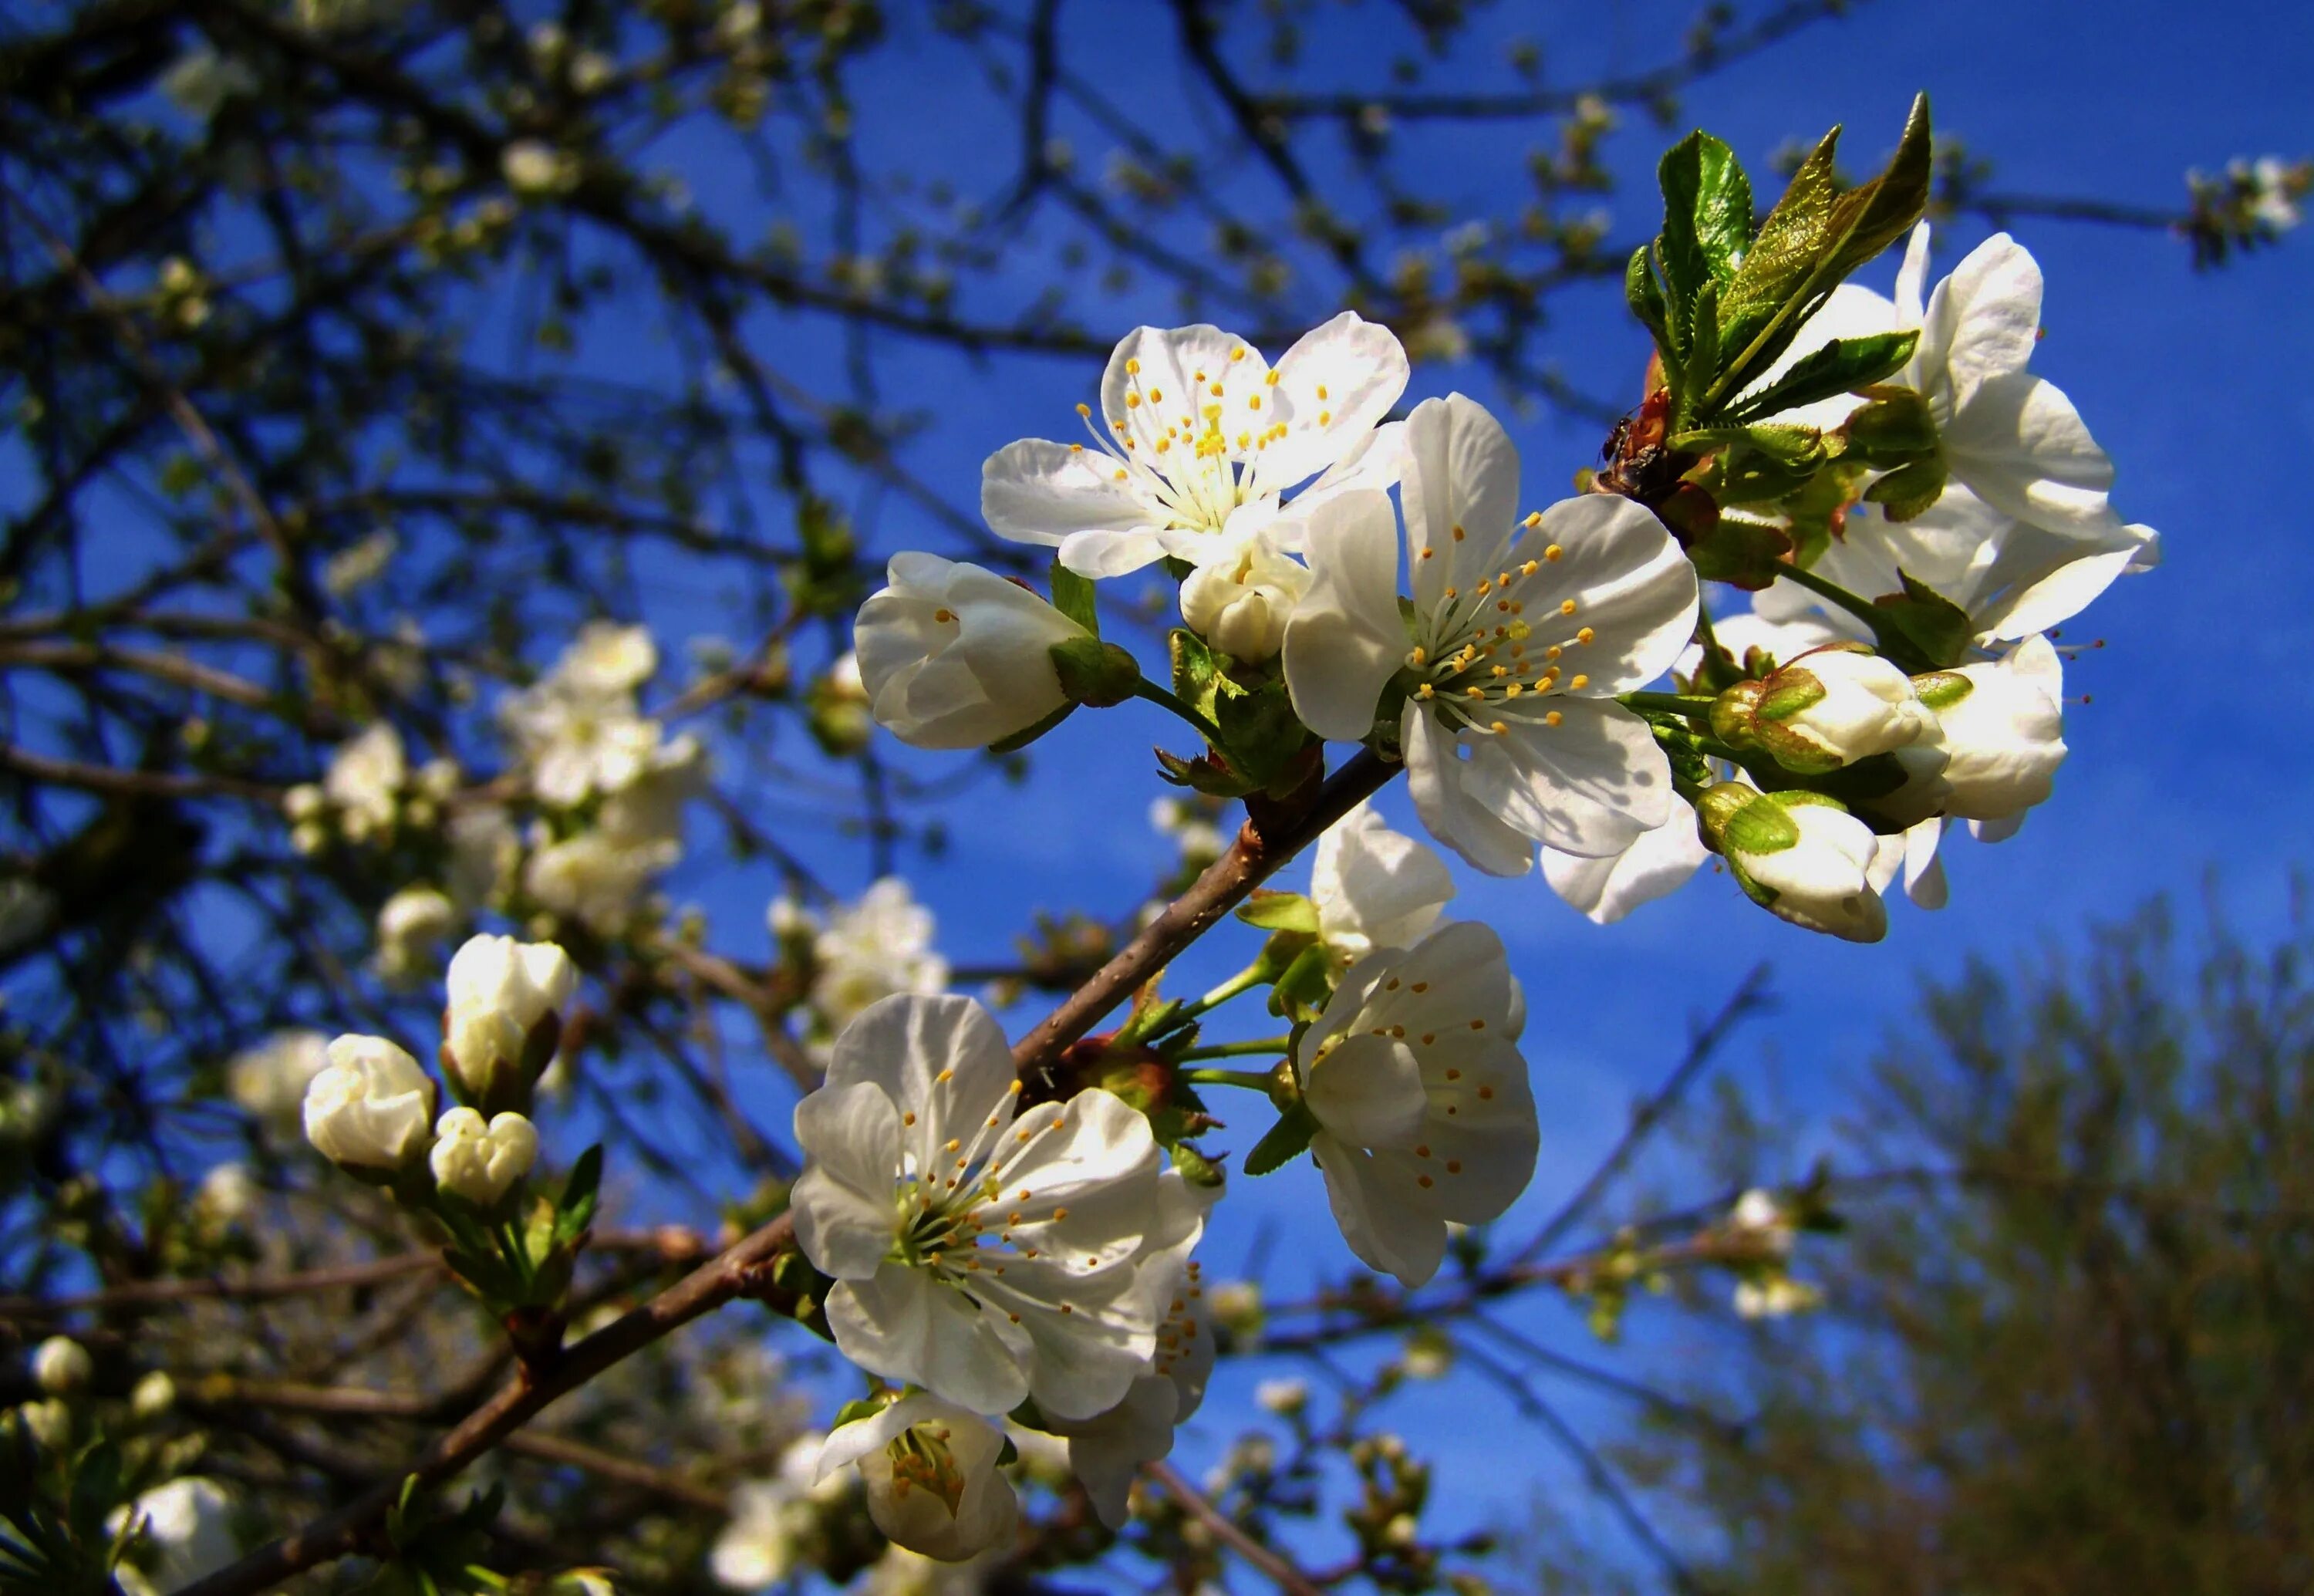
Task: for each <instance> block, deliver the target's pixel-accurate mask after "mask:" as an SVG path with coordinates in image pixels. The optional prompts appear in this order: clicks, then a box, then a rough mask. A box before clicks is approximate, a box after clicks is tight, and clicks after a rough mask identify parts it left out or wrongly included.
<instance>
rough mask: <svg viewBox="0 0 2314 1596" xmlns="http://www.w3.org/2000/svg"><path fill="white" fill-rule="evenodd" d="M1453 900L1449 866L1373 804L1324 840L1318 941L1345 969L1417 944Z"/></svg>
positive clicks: (1313, 873)
mask: <svg viewBox="0 0 2314 1596" xmlns="http://www.w3.org/2000/svg"><path fill="white" fill-rule="evenodd" d="M1453 895H1454V877H1453V872H1452V871H1450V870H1449V869H1447V868H1446V861H1445V860H1443V859H1440V858H1439V857H1438V855H1437V854H1436V853H1435V852H1434V851H1431V849H1430V848H1429V847H1428V846H1427V845H1426V843H1424V842H1422V841H1421V840H1420V839H1418V838H1416V837H1409V836H1408V835H1406V833H1403V832H1398V831H1393V830H1391V827H1390V824H1389V823H1388V822H1386V821H1384V820H1383V819H1382V816H1381V814H1380V813H1379V812H1378V811H1377V810H1376V809H1375V808H1374V807H1373V804H1372V803H1371V802H1368V803H1363V804H1360V805H1359V806H1358V807H1356V808H1355V809H1353V810H1351V811H1350V812H1349V813H1348V814H1347V815H1345V816H1342V817H1341V819H1339V820H1338V821H1336V822H1335V823H1334V824H1332V825H1331V826H1329V827H1328V828H1327V831H1326V834H1325V835H1324V836H1322V837H1320V838H1319V839H1318V852H1317V857H1316V859H1315V860H1313V861H1312V864H1311V867H1310V900H1311V902H1312V904H1316V905H1317V910H1318V940H1319V941H1320V942H1322V943H1324V944H1325V947H1326V951H1327V953H1328V954H1329V956H1331V957H1333V959H1334V960H1335V962H1336V963H1338V964H1340V965H1342V966H1349V965H1353V964H1356V962H1357V961H1358V960H1360V959H1362V958H1364V957H1365V956H1366V955H1367V954H1369V953H1372V952H1373V950H1374V949H1375V948H1409V947H1411V946H1413V945H1414V944H1415V943H1416V942H1418V941H1419V940H1421V939H1422V937H1423V935H1424V934H1425V933H1426V932H1427V931H1428V930H1430V928H1431V927H1432V926H1434V925H1435V924H1437V923H1438V914H1439V911H1440V910H1442V909H1444V907H1445V905H1446V903H1447V900H1448V899H1450V898H1452V897H1453Z"/></svg>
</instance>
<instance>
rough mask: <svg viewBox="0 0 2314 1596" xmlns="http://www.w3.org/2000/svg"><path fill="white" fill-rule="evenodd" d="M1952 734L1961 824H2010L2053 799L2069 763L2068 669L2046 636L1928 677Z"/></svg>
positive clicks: (1925, 685)
mask: <svg viewBox="0 0 2314 1596" xmlns="http://www.w3.org/2000/svg"><path fill="white" fill-rule="evenodd" d="M1920 680H1921V696H1922V698H1924V699H1925V700H1926V701H1928V702H1929V703H1930V706H1931V707H1932V708H1933V709H1934V710H1936V715H1937V720H1938V722H1939V725H1940V726H1941V727H1943V729H1944V736H1945V746H1946V750H1947V756H1948V758H1947V764H1946V766H1945V780H1946V781H1947V783H1948V784H1949V785H1950V787H1951V789H1952V790H1951V793H1950V795H1949V796H1948V797H1947V799H1946V801H1945V812H1946V813H1947V814H1948V815H1951V816H1955V817H1956V818H1959V819H1964V820H1979V821H2004V820H2008V819H2009V818H2010V817H2012V816H2019V815H2022V814H2023V813H2024V811H2026V810H2027V809H2029V808H2031V807H2033V806H2034V805H2036V804H2038V803H2040V802H2042V801H2043V800H2045V798H2048V796H2049V792H2050V789H2052V787H2053V785H2054V784H2055V780H2056V774H2057V767H2058V766H2059V765H2060V764H2062V763H2064V759H2065V736H2064V733H2065V712H2064V707H2063V706H2064V663H2063V661H2062V660H2061V659H2060V658H2059V657H2058V656H2057V650H2056V649H2055V648H2053V647H2052V646H2051V645H2050V643H2049V640H2048V639H2046V638H2040V637H2036V638H2028V639H2026V640H2025V641H2024V642H2022V643H2020V644H2018V646H2017V648H2014V649H2012V650H2011V651H2010V652H2009V654H2008V655H2006V656H2005V657H2002V658H2000V659H1995V660H1984V661H1980V662H1978V663H1975V664H1973V665H1964V666H1959V667H1958V668H1957V669H1955V670H1950V671H1940V672H1938V673H1937V674H1936V675H1930V676H1923V677H1921V679H1920Z"/></svg>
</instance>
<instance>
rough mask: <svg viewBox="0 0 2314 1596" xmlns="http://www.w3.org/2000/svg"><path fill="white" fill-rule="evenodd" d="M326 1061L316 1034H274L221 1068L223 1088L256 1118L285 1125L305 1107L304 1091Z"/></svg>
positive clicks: (322, 1039)
mask: <svg viewBox="0 0 2314 1596" xmlns="http://www.w3.org/2000/svg"><path fill="white" fill-rule="evenodd" d="M329 1062H330V1039H329V1038H328V1037H327V1036H323V1035H322V1033H321V1032H319V1031H277V1032H275V1033H274V1034H273V1035H272V1036H268V1037H267V1038H265V1040H264V1041H262V1042H260V1043H259V1044H257V1045H255V1046H254V1047H251V1048H248V1049H246V1050H245V1051H243V1052H241V1053H237V1054H234V1057H233V1062H232V1063H229V1064H227V1065H226V1066H225V1089H226V1090H227V1091H229V1092H231V1093H232V1094H233V1100H234V1102H236V1103H238V1104H240V1105H241V1106H242V1107H243V1108H245V1109H247V1110H248V1111H249V1112H250V1113H251V1114H253V1115H256V1116H257V1117H258V1118H260V1119H262V1120H267V1121H270V1122H274V1123H287V1122H290V1121H294V1120H295V1119H296V1117H297V1114H298V1111H299V1110H300V1109H302V1108H303V1107H305V1089H306V1088H307V1087H309V1086H311V1085H312V1084H313V1082H314V1076H316V1075H318V1074H320V1073H321V1072H322V1069H323V1067H324V1066H326V1065H327V1064H328V1063H329Z"/></svg>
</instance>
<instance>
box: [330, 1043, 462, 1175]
mask: <svg viewBox="0 0 2314 1596" xmlns="http://www.w3.org/2000/svg"><path fill="white" fill-rule="evenodd" d="M329 1061H330V1062H329V1063H328V1065H327V1066H326V1067H324V1068H323V1069H322V1072H321V1073H320V1074H318V1075H316V1076H314V1082H313V1084H312V1085H311V1086H309V1087H307V1088H306V1089H305V1139H306V1140H307V1141H308V1142H312V1143H313V1144H314V1148H315V1149H316V1150H318V1151H320V1152H321V1154H322V1157H324V1158H326V1159H328V1160H331V1162H332V1163H338V1164H345V1165H349V1166H350V1167H352V1168H365V1169H398V1168H402V1167H403V1166H405V1165H407V1164H409V1163H411V1162H412V1161H413V1160H416V1159H417V1158H419V1157H420V1155H421V1154H423V1153H424V1152H425V1151H426V1147H427V1144H428V1142H429V1141H430V1140H431V1139H432V1134H433V1128H434V1081H433V1079H432V1078H431V1077H430V1076H428V1074H427V1073H426V1071H423V1070H421V1069H420V1068H419V1067H418V1061H417V1060H416V1059H414V1058H411V1056H410V1055H409V1054H406V1053H404V1052H402V1049H401V1048H399V1047H396V1046H395V1045H393V1043H391V1042H388V1041H386V1040H385V1039H384V1037H382V1036H340V1037H339V1038H337V1040H335V1041H333V1042H331V1044H330V1054H329Z"/></svg>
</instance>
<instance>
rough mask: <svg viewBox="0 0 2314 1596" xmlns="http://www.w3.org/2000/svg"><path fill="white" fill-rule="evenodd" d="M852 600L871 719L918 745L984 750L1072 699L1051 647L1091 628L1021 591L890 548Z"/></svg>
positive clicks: (1084, 636)
mask: <svg viewBox="0 0 2314 1596" xmlns="http://www.w3.org/2000/svg"><path fill="white" fill-rule="evenodd" d="M888 574H889V577H890V581H891V585H890V586H888V587H885V588H884V589H883V590H882V591H880V592H879V593H876V594H874V595H871V596H870V598H869V600H868V602H867V603H866V604H862V605H861V606H860V618H859V622H858V624H857V626H856V627H855V628H854V629H853V633H852V636H853V639H854V641H855V643H856V644H857V648H858V655H859V660H860V678H861V683H863V684H864V686H865V687H866V689H867V692H868V698H869V702H870V707H871V710H872V712H873V713H874V715H875V718H876V720H877V722H878V723H879V725H881V726H883V727H885V728H886V729H887V730H888V731H890V732H891V733H892V734H893V735H894V736H897V737H898V738H899V739H900V740H901V741H902V742H904V743H907V744H910V745H914V746H915V747H918V748H984V747H986V746H987V745H989V744H991V743H998V742H1002V741H1003V740H1004V739H1005V738H1007V737H1010V736H1012V735H1014V734H1015V733H1017V732H1022V731H1026V730H1027V729H1029V727H1032V726H1034V725H1036V724H1037V723H1038V721H1040V720H1042V719H1045V718H1046V717H1047V716H1048V715H1051V714H1052V713H1053V712H1054V711H1055V710H1059V709H1060V708H1062V706H1064V704H1066V703H1068V702H1069V701H1070V695H1069V693H1068V692H1066V690H1065V689H1064V687H1063V685H1062V681H1061V676H1060V674H1059V670H1058V667H1057V666H1055V661H1054V658H1053V648H1054V646H1055V644H1064V643H1090V642H1093V641H1094V639H1092V637H1091V633H1089V632H1087V631H1086V630H1085V629H1084V628H1083V627H1082V626H1079V625H1078V624H1077V623H1076V622H1073V621H1072V620H1070V619H1069V618H1068V617H1067V616H1066V615H1064V614H1063V613H1061V612H1060V611H1058V610H1057V609H1055V608H1054V607H1053V606H1052V605H1051V604H1047V603H1046V602H1045V601H1044V600H1043V599H1041V598H1039V597H1038V596H1037V595H1035V594H1033V593H1031V592H1029V590H1028V589H1027V588H1025V587H1022V586H1019V585H1017V584H1015V583H1011V582H1008V581H1006V580H1005V579H1004V578H1002V577H1000V576H998V575H997V574H996V573H995V572H994V571H988V570H983V569H980V568H979V567H978V566H974V565H966V564H962V563H960V562H958V561H956V560H942V559H941V558H940V556H938V555H936V554H898V555H895V556H894V557H893V559H892V563H891V566H890V568H889V573H888Z"/></svg>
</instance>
